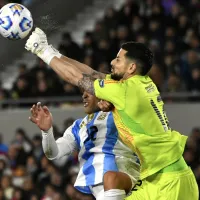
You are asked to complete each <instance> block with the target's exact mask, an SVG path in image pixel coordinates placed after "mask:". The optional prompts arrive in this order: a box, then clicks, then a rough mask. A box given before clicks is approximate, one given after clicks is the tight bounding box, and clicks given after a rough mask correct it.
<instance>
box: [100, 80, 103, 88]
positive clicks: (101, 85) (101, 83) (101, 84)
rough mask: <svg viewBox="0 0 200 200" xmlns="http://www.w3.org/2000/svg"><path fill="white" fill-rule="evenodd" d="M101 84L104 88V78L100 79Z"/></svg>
mask: <svg viewBox="0 0 200 200" xmlns="http://www.w3.org/2000/svg"><path fill="white" fill-rule="evenodd" d="M99 86H100V87H101V88H103V87H104V80H102V79H101V80H99Z"/></svg>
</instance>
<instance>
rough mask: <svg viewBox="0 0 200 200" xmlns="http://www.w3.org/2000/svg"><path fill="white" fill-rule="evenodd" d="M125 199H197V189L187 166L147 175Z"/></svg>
mask: <svg viewBox="0 0 200 200" xmlns="http://www.w3.org/2000/svg"><path fill="white" fill-rule="evenodd" d="M126 200H199V191H198V185H197V182H196V179H195V177H194V174H193V172H192V170H191V169H190V168H187V169H184V170H182V171H176V172H165V173H156V174H153V175H151V176H149V177H147V178H146V179H144V180H142V184H140V185H136V187H135V188H134V190H133V191H132V193H131V195H130V196H128V197H127V198H126Z"/></svg>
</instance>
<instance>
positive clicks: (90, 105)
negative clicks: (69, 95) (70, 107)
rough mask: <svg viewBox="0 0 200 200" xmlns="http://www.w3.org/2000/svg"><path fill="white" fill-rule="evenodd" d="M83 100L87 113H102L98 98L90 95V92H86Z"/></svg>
mask: <svg viewBox="0 0 200 200" xmlns="http://www.w3.org/2000/svg"><path fill="white" fill-rule="evenodd" d="M82 98H83V106H84V110H85V113H87V114H92V113H95V112H98V111H100V108H99V107H98V102H99V99H98V98H96V97H95V96H93V95H91V94H89V93H88V92H84V93H83V96H82Z"/></svg>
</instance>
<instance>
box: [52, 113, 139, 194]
mask: <svg viewBox="0 0 200 200" xmlns="http://www.w3.org/2000/svg"><path fill="white" fill-rule="evenodd" d="M64 139H66V143H68V144H67V145H68V147H69V144H70V149H71V152H72V151H73V150H74V149H75V148H77V149H78V150H79V163H80V171H79V173H78V176H77V179H76V182H75V184H74V186H75V187H76V188H77V189H78V190H79V191H81V192H84V193H91V191H90V188H89V186H93V185H96V184H99V183H102V182H103V175H104V173H105V172H107V171H122V172H125V173H127V174H129V175H130V176H131V177H132V179H134V180H135V181H137V179H138V178H139V164H138V159H137V157H136V156H135V155H134V154H133V152H132V151H131V149H129V148H128V147H127V146H125V145H124V144H123V143H122V142H121V141H120V140H119V139H118V132H117V129H116V127H115V124H114V120H113V116H112V112H102V111H100V112H96V113H94V114H91V115H87V116H86V117H85V118H83V119H78V120H76V121H75V122H74V123H73V124H72V126H70V127H69V128H68V129H67V130H66V131H65V133H64V135H63V137H61V138H59V139H58V140H57V141H56V142H57V143H59V140H64ZM69 141H70V142H69ZM60 143H61V141H60ZM62 143H63V142H62ZM64 144H65V143H63V145H64ZM63 154H64V152H63Z"/></svg>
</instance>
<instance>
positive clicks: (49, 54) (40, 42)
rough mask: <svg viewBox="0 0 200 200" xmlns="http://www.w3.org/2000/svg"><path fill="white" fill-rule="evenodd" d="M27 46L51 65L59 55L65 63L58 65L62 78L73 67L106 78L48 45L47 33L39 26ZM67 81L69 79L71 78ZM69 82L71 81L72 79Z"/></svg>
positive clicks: (95, 76) (81, 71)
mask: <svg viewBox="0 0 200 200" xmlns="http://www.w3.org/2000/svg"><path fill="white" fill-rule="evenodd" d="M25 48H26V49H27V50H29V51H31V52H32V53H34V54H36V55H37V56H38V57H40V58H41V59H42V60H43V61H44V62H45V63H47V64H48V65H50V62H51V60H52V59H53V57H57V58H58V60H60V62H62V63H64V65H62V66H61V67H62V68H61V67H60V68H59V69H58V67H56V69H57V70H56V71H57V73H58V75H60V76H61V77H62V78H64V77H65V78H66V76H62V75H63V73H64V72H68V71H69V73H70V72H72V68H74V71H77V72H79V73H83V74H89V75H90V76H92V77H94V78H104V77H105V76H106V74H103V73H100V72H97V71H95V70H93V69H92V68H91V67H89V66H87V65H85V64H83V63H80V62H78V61H76V60H73V59H71V58H68V57H65V56H63V55H62V54H60V53H59V52H58V51H57V50H56V49H55V48H54V47H53V46H52V45H48V41H47V37H46V34H45V33H44V32H43V31H42V30H41V29H39V28H36V29H35V31H33V32H32V34H31V36H30V37H29V39H28V40H27V42H26V45H25ZM68 68H69V69H68ZM71 75H72V73H71ZM64 80H66V79H64ZM67 81H69V78H68V79H67ZM69 82H70V83H71V81H69Z"/></svg>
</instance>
